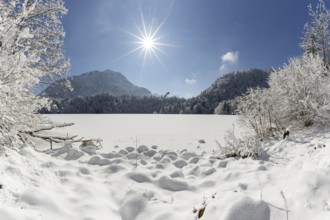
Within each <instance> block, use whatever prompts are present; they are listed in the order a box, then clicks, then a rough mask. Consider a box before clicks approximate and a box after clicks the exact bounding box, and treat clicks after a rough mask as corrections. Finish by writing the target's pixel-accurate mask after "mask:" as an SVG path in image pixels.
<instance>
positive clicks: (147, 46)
mask: <svg viewBox="0 0 330 220" xmlns="http://www.w3.org/2000/svg"><path fill="white" fill-rule="evenodd" d="M141 45H142V46H143V49H144V50H146V51H149V50H154V49H155V47H156V41H155V39H153V38H152V37H145V38H143V39H142V41H141Z"/></svg>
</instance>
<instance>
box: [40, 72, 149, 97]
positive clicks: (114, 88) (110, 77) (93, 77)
mask: <svg viewBox="0 0 330 220" xmlns="http://www.w3.org/2000/svg"><path fill="white" fill-rule="evenodd" d="M66 80H68V81H70V84H71V87H72V91H70V90H68V89H65V88H64V87H63V84H66ZM104 93H106V94H109V95H112V96H123V95H127V96H140V97H143V96H151V92H150V91H149V90H147V89H145V88H142V87H138V86H136V85H134V84H133V83H131V82H130V81H128V80H127V78H126V77H125V76H124V75H123V74H121V73H119V72H114V71H111V70H105V71H92V72H88V73H84V74H82V75H78V76H72V77H68V78H66V79H61V80H58V81H56V82H54V83H53V84H51V85H50V86H49V87H48V88H47V89H45V90H44V91H43V92H42V93H41V95H42V96H47V97H52V98H73V97H78V96H83V97H85V96H93V95H98V94H104Z"/></svg>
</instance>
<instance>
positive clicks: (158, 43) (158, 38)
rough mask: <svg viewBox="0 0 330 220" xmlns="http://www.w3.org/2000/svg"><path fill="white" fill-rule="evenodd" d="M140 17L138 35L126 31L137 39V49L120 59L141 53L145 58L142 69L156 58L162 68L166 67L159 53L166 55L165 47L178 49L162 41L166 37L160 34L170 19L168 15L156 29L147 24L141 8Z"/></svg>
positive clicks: (135, 42)
mask: <svg viewBox="0 0 330 220" xmlns="http://www.w3.org/2000/svg"><path fill="white" fill-rule="evenodd" d="M140 17H141V24H140V25H136V29H137V32H136V33H133V32H129V31H125V32H126V33H128V34H129V35H131V36H132V37H133V38H134V39H135V41H134V42H133V43H134V44H135V45H136V47H135V48H133V49H132V50H130V51H129V52H128V53H126V54H124V55H123V56H121V57H120V59H121V58H123V57H126V56H128V55H130V54H133V53H136V52H140V53H139V55H140V56H143V63H142V69H144V66H145V64H146V62H147V59H148V58H153V57H155V58H156V59H157V60H158V61H159V62H160V63H161V64H162V66H164V64H163V62H162V61H161V58H160V56H159V53H163V54H165V52H164V50H163V48H164V47H176V45H173V44H168V43H165V42H163V41H162V39H163V38H164V36H165V35H160V34H159V33H160V30H161V28H162V27H163V25H164V23H165V21H166V20H167V18H168V15H167V16H166V17H165V18H164V19H163V21H162V22H161V23H160V24H159V25H157V26H156V27H153V25H147V24H146V20H145V18H144V15H143V13H142V10H141V8H140Z"/></svg>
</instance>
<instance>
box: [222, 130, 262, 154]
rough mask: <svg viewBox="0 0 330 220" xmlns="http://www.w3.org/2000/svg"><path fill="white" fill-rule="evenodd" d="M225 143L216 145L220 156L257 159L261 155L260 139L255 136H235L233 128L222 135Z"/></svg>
mask: <svg viewBox="0 0 330 220" xmlns="http://www.w3.org/2000/svg"><path fill="white" fill-rule="evenodd" d="M224 140H225V144H224V145H222V144H220V143H219V142H216V143H217V145H218V152H217V153H218V154H219V156H220V158H222V157H225V158H228V157H239V158H253V159H257V158H259V157H260V156H261V152H262V147H261V141H260V140H259V139H258V137H256V136H245V137H242V138H237V137H236V135H235V128H234V127H233V129H232V130H227V131H226V132H225V136H224Z"/></svg>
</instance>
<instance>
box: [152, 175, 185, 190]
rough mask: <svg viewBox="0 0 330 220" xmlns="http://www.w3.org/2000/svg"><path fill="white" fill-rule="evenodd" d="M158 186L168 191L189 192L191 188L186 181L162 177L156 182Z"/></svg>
mask: <svg viewBox="0 0 330 220" xmlns="http://www.w3.org/2000/svg"><path fill="white" fill-rule="evenodd" d="M158 185H159V187H160V188H162V189H166V190H169V191H182V190H189V189H190V188H191V187H190V186H189V184H188V183H187V182H186V181H183V180H178V179H173V178H170V177H168V176H162V177H160V178H159V180H158Z"/></svg>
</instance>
